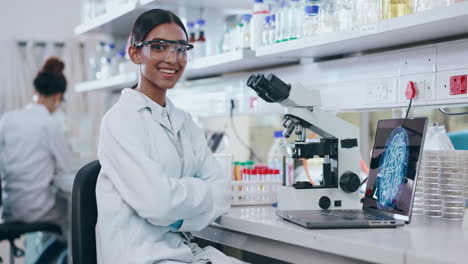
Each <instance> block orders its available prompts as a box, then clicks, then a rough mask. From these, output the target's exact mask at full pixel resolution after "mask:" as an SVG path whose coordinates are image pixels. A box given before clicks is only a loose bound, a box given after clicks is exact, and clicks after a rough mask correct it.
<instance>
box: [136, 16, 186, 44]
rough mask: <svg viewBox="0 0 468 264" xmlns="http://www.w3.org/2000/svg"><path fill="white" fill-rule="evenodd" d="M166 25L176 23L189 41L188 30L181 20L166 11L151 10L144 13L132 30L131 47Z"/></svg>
mask: <svg viewBox="0 0 468 264" xmlns="http://www.w3.org/2000/svg"><path fill="white" fill-rule="evenodd" d="M166 23H175V24H177V25H178V26H179V27H181V28H182V30H184V33H185V37H186V38H187V40H188V35H187V30H186V29H185V26H184V23H182V21H181V20H180V18H179V17H178V16H177V15H175V14H174V13H172V12H171V11H168V10H164V9H151V10H148V11H146V12H144V13H142V14H141V15H140V16H138V18H137V19H136V21H135V23H134V24H133V28H132V35H131V36H132V38H131V45H135V44H137V43H139V42H142V41H143V40H144V39H145V38H146V36H147V35H148V33H150V31H151V30H153V28H155V27H157V26H159V25H161V24H166Z"/></svg>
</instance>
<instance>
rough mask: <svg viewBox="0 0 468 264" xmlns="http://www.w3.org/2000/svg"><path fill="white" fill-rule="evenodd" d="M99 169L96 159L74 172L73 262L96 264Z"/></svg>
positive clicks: (76, 263) (77, 263) (99, 165)
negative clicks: (97, 183)
mask: <svg viewBox="0 0 468 264" xmlns="http://www.w3.org/2000/svg"><path fill="white" fill-rule="evenodd" d="M100 170H101V164H100V163H99V161H98V160H95V161H93V162H90V163H88V164H86V165H85V166H84V167H82V168H81V169H80V170H79V171H78V173H77V174H76V177H75V181H74V182H73V193H72V256H73V257H72V258H73V264H96V262H97V260H96V236H95V227H96V221H97V205H96V181H97V178H98V175H99V171H100Z"/></svg>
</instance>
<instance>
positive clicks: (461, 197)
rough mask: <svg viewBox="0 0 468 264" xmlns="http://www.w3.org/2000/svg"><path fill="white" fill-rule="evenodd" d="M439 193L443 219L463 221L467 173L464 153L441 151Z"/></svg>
mask: <svg viewBox="0 0 468 264" xmlns="http://www.w3.org/2000/svg"><path fill="white" fill-rule="evenodd" d="M439 154H440V155H439V160H440V168H441V170H440V174H439V192H440V197H441V199H442V214H441V215H442V217H443V218H447V219H451V220H463V216H464V214H465V190H464V189H465V188H464V187H465V172H464V168H463V162H464V156H465V155H464V152H463V151H440V153H439Z"/></svg>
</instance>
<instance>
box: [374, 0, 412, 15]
mask: <svg viewBox="0 0 468 264" xmlns="http://www.w3.org/2000/svg"><path fill="white" fill-rule="evenodd" d="M414 1H415V0H382V19H390V18H395V17H400V16H406V15H410V14H412V13H413V11H414Z"/></svg>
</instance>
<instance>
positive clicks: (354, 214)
mask: <svg viewBox="0 0 468 264" xmlns="http://www.w3.org/2000/svg"><path fill="white" fill-rule="evenodd" d="M321 213H322V215H329V216H336V217H349V218H363V219H365V220H393V218H391V217H388V216H385V215H374V214H370V213H367V212H364V211H361V210H322V211H321Z"/></svg>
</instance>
